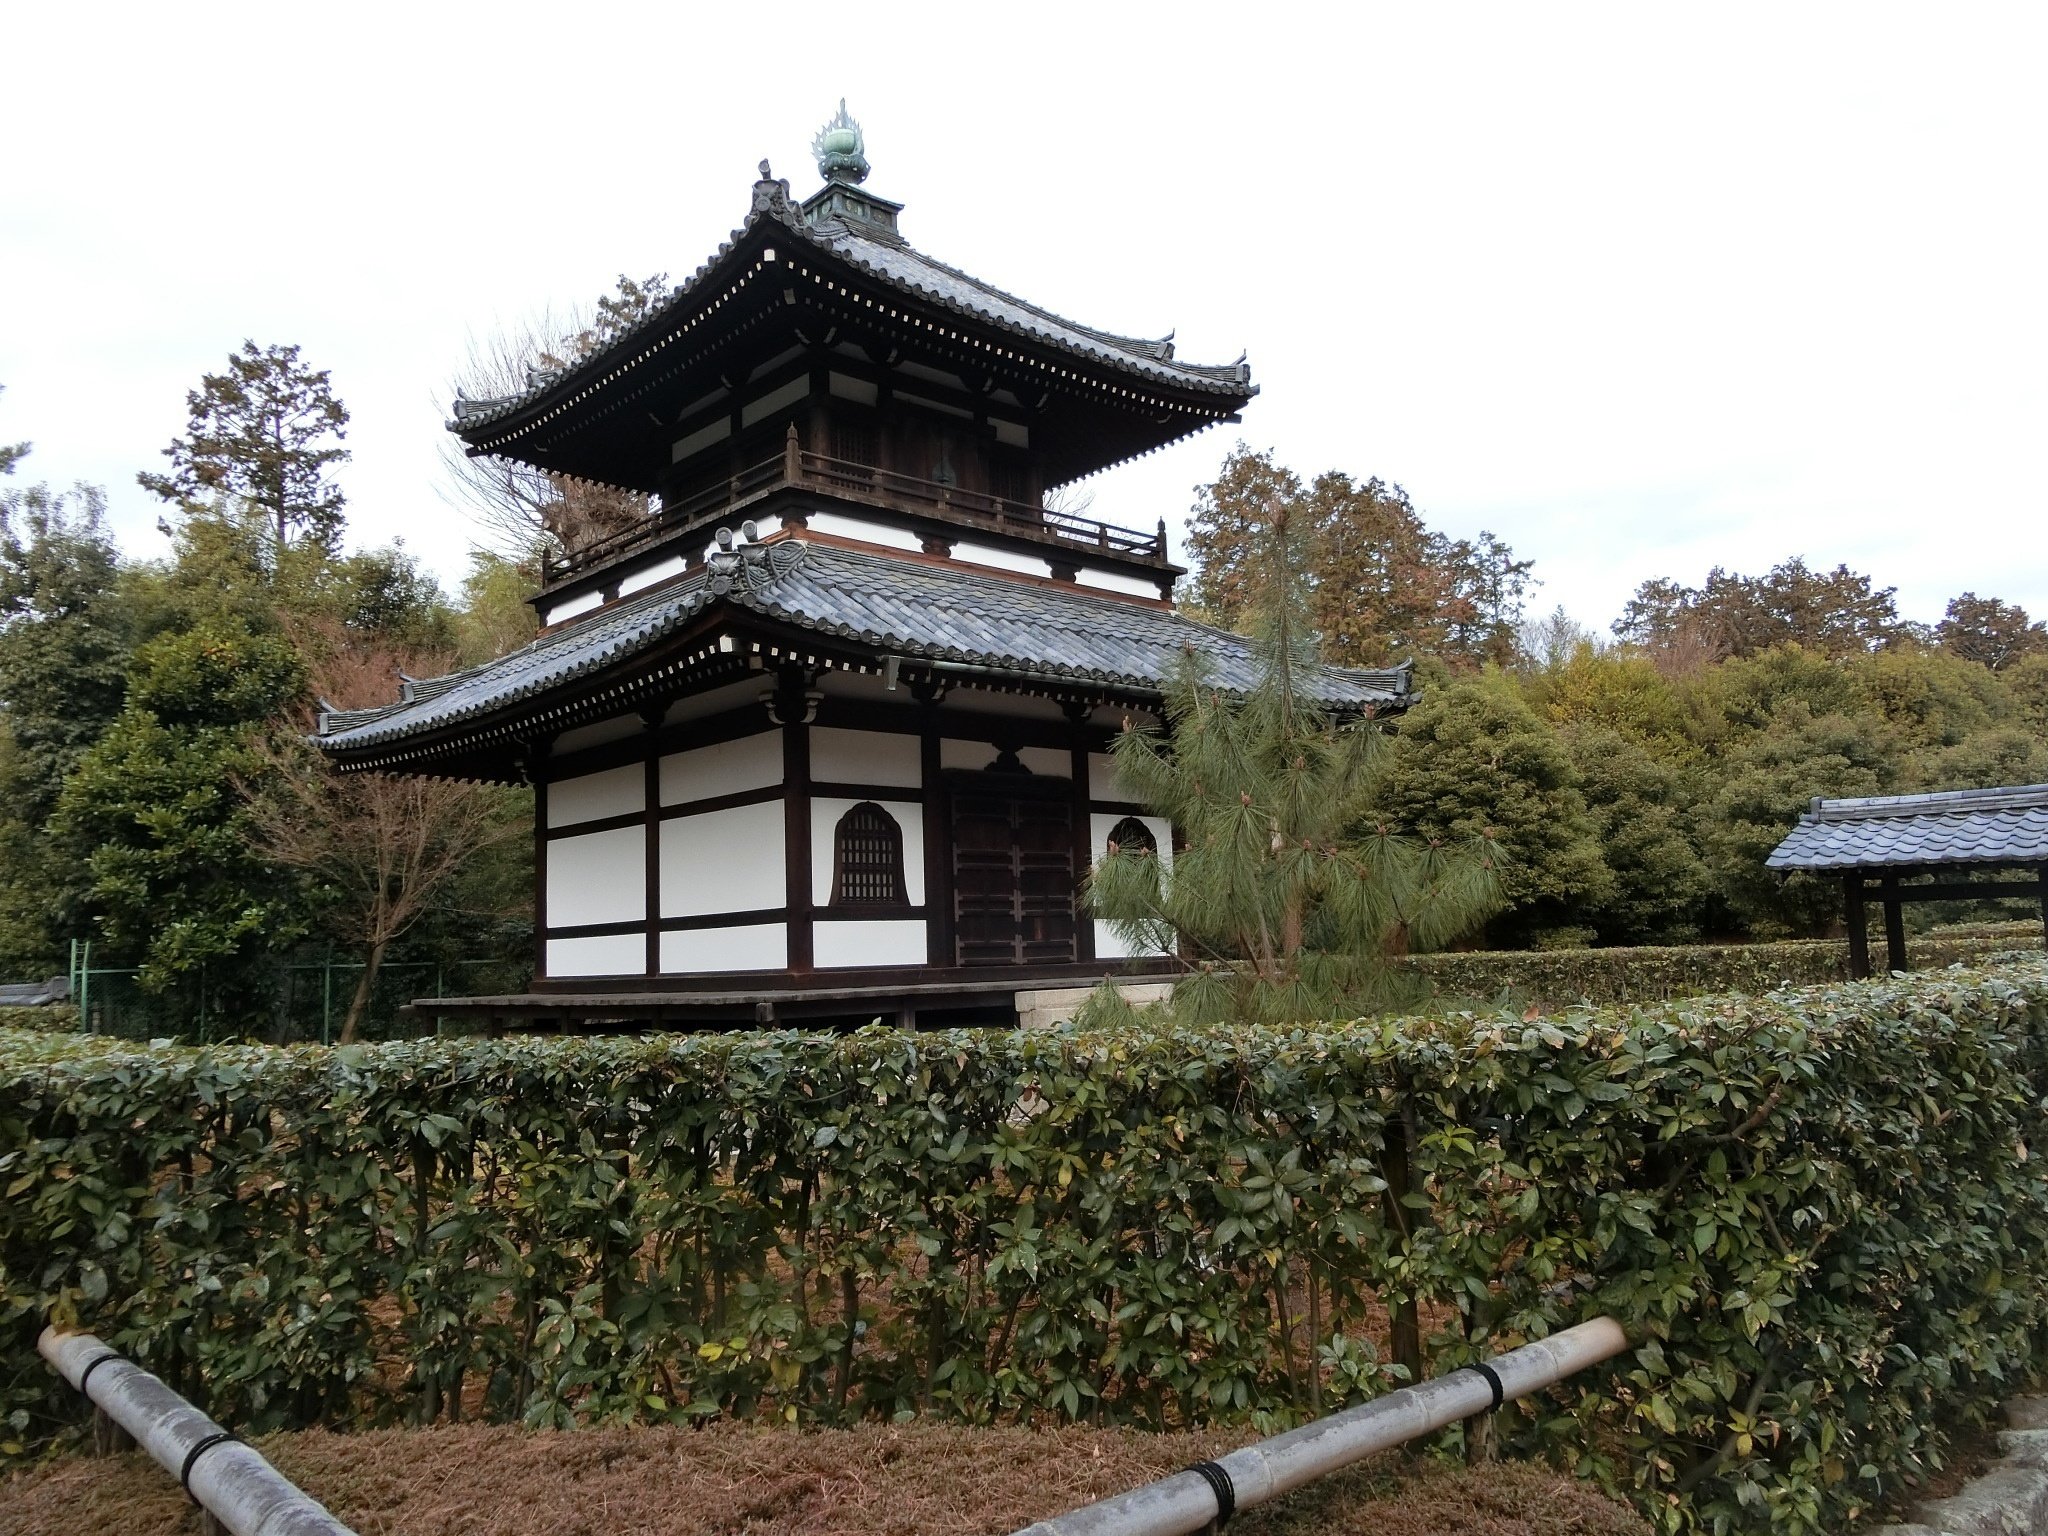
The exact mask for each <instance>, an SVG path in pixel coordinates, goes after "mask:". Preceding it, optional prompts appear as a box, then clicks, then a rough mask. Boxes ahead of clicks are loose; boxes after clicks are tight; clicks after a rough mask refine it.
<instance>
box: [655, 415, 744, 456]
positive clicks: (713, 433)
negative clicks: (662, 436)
mask: <svg viewBox="0 0 2048 1536" xmlns="http://www.w3.org/2000/svg"><path fill="white" fill-rule="evenodd" d="M731 436H732V417H730V416H721V417H719V418H718V419H717V420H716V421H711V422H707V423H706V424H705V425H703V426H701V427H699V428H698V429H697V430H696V431H694V432H691V433H688V434H686V435H684V436H682V437H679V438H677V439H676V440H675V443H674V445H673V446H672V447H670V449H669V451H668V452H669V462H670V463H671V464H680V463H682V462H683V460H685V459H687V458H688V457H689V456H690V455H691V454H693V453H699V452H701V451H702V450H704V449H706V448H709V447H710V446H711V445H712V444H713V443H722V442H724V441H725V440H726V439H727V438H728V437H731Z"/></svg>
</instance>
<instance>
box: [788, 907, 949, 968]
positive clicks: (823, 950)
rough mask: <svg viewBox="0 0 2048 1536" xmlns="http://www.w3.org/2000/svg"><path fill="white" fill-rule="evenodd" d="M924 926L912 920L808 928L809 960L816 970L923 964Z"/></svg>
mask: <svg viewBox="0 0 2048 1536" xmlns="http://www.w3.org/2000/svg"><path fill="white" fill-rule="evenodd" d="M925 944H926V939H925V925H924V924H923V923H921V922H919V921H917V920H915V919H900V918H899V919H890V920H888V921H884V922H819V923H813V924H812V925H811V958H812V962H813V963H814V964H815V965H817V967H818V968H819V969H820V970H844V969H847V968H849V967H851V966H857V965H923V964H924V963H925V959H926V957H927V956H928V955H929V953H930V951H929V950H927V949H926V947H925Z"/></svg>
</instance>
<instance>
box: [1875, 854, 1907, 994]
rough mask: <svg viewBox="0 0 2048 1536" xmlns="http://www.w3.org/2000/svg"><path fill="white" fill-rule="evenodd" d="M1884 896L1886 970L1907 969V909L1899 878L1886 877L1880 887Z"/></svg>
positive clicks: (1893, 876)
mask: <svg viewBox="0 0 2048 1536" xmlns="http://www.w3.org/2000/svg"><path fill="white" fill-rule="evenodd" d="M1878 889H1879V891H1881V892H1882V893H1883V896H1884V968H1885V969H1886V970H1888V971H1903V970H1904V969H1906V909H1905V903H1904V902H1903V900H1902V899H1901V898H1900V896H1899V877H1898V876H1897V875H1886V876H1885V877H1884V879H1883V881H1882V882H1881V883H1880V884H1879V886H1878Z"/></svg>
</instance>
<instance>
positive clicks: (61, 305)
mask: <svg viewBox="0 0 2048 1536" xmlns="http://www.w3.org/2000/svg"><path fill="white" fill-rule="evenodd" d="M2044 43H2048V7H2042V6H2040V5H2035V4H2011V5H1968V4H1955V3H1948V4H1942V5H1919V6H1913V7H1906V6H1885V5H1871V4H1857V5H1840V6H1824V5H1786V4H1782V3H1778V4H1770V5H1757V6H1744V5H1731V4H1718V5H1713V6H1695V7H1689V8H1680V7H1675V6H1663V5H1657V6H1649V5H1640V4H1631V5H1622V6H1613V7H1594V6H1577V5H1546V6H1527V5H1513V6H1506V5H1503V6H1446V5H1428V6H1418V5H1412V4H1404V5H1392V4H1370V5H1356V4H1349V5H1341V6H1339V5H1329V6H1296V5H1289V4H1285V3H1275V0H1261V3H1240V4H1235V5H1230V6H1208V5H1202V4H1189V3H1183V4H1176V5H1172V6H1149V5H1143V6H1141V5H1110V4H1103V3H1099V0H1098V3H1096V4H1092V5H1063V4H1035V5H1029V6H1023V5H961V4H951V5H943V6H937V5H935V6H914V5H905V4H892V3H885V0H867V3H864V4H848V3H846V0H838V3H834V4H831V5H825V6H809V5H799V4H779V5H775V6H733V5H705V6H698V5H692V4H688V3H681V4H678V3H669V4H662V5H623V4H595V3H587V0H586V3H583V4H578V5H563V4H554V5H548V6H537V5H521V4H498V5H491V6H478V5H463V6H453V5H448V6H441V5H419V4H414V5H409V6H406V7H403V8H399V7H387V6H383V5H379V4H357V5H352V6H347V7H336V6H319V7H312V6H292V5H284V4H277V3H266V4H262V5H254V6H247V7H242V6H227V5H209V4H205V3H199V4H193V5H181V6H165V5H160V4H151V5H147V6H142V5H136V6H113V5H84V4H80V5H38V6H26V5H23V6H15V7H12V8H10V9H9V11H8V13H7V15H6V18H5V20H0V90H4V99H5V101H6V107H7V110H6V128H5V135H6V145H7V152H6V154H5V157H4V174H0V383H4V384H5V385H6V386H7V391H6V394H5V395H4V396H0V441H13V440H16V439H19V438H24V437H25V438H30V439H33V440H34V442H35V445H36V448H35V454H34V456H33V457H32V458H31V459H30V460H29V461H28V463H27V464H26V465H25V466H24V471H25V473H26V474H27V475H28V477H29V478H32V479H34V478H41V479H48V480H52V481H59V482H64V481H71V480H79V479H83V480H88V481H94V482H97V483H101V484H104V485H105V486H106V487H107V488H108V490H109V492H110V493H111V496H112V501H113V507H114V513H115V519H116V524H117V528H118V531H119V533H120V535H121V538H122V540H123V542H124V544H126V545H127V546H128V547H130V548H132V549H134V550H137V551H143V552H147V551H152V550H155V549H157V548H159V547H160V546H161V541H160V540H159V539H158V538H157V536H156V535H155V533H154V532H153V528H154V522H155V518H156V515H157V510H158V508H157V504H156V503H155V502H154V501H153V500H152V499H151V498H150V497H148V496H147V495H146V494H145V493H143V492H142V491H140V490H139V489H138V488H137V487H136V486H135V483H134V477H135V473H136V471H137V470H138V469H144V468H154V467H157V466H158V465H159V464H160V463H161V459H160V458H159V450H160V449H161V448H162V447H163V445H164V444H165V443H166V442H168V441H169V439H170V438H171V437H172V435H173V434H175V433H177V432H178V431H180V430H181V428H182V425H183V420H184V395H185V392H186V390H187V389H189V388H191V387H192V386H193V385H194V384H195V383H196V382H197V380H198V377H199V375H200V374H201V373H203V372H206V371H208V370H217V369H218V368H219V367H220V366H221V364H222V362H223V361H224V359H225V357H226V354H227V353H228V352H229V351H230V350H231V349H233V348H234V347H236V346H238V345H239V344H240V342H241V341H242V339H243V338H244V337H253V338H255V339H256V340H257V341H258V342H260V343H266V344H267V343H273V342H297V343H299V344H300V345H301V346H302V347H303V348H304V350H305V355H306V357H307V358H308V359H309V360H310V361H312V362H313V363H315V364H317V365H319V366H324V367H328V368H331V369H332V371H333V375H334V383H335V387H336V390H337V392H338V393H339V394H340V395H341V396H342V398H343V399H344V400H345V401H346V403H347V404H348V406H349V408H350V410H351V411H352V412H353V413H354V417H355V420H354V425H353V428H352V430H351V433H350V446H351V447H352V448H353V449H354V452H355V459H354V462H353V463H352V464H350V465H349V466H347V468H346V470H345V472H344V475H343V482H344V485H345V488H346V490H347V492H348V495H349V500H350V507H349V515H350V520H351V528H352V536H353V538H354V539H355V541H356V542H359V543H380V542H384V541H386V540H388V539H390V538H392V537H394V536H399V535H402V536H403V537H404V538H405V540H406V542H407V544H408V545H409V546H410V547H411V548H412V549H414V550H415V551H417V552H418V553H420V554H421V555H423V556H425V557H426V558H427V559H428V560H429V561H430V562H431V563H432V564H433V566H434V567H435V568H436V569H437V570H439V571H440V572H441V573H442V574H443V575H444V576H445V577H448V578H457V577H459V575H460V573H461V571H462V569H463V568H464V565H465V550H466V548H467V546H468V545H469V544H470V543H471V542H473V541H474V540H475V539H476V538H477V537H478V531H477V529H476V528H475V527H474V525H472V524H470V523H468V522H467V521H466V520H465V519H464V518H463V517H462V516H461V515H460V514H459V513H458V512H456V511H454V510H453V509H452V508H451V507H450V506H449V505H448V503H447V502H446V501H444V499H443V498H442V495H441V493H440V489H439V487H440V485H441V471H440V468H439V464H438V460H437V457H436V445H437V441H438V439H439V438H440V437H441V435H442V426H441V423H442V419H443V410H442V407H443V406H444V405H445V402H446V397H447V384H448V381H449V379H450V378H451V376H452V375H453V373H454V372H455V370H456V368H457V367H458V365H459V364H460V361H461V359H462V357H463V355H464V352H465V348H466V346H467V345H468V341H469V338H470V337H471V336H472V335H483V334H488V333H490V332H491V331H493V330H494V329H495V328H498V327H500V326H505V325H510V324H515V323H517V322H519V321H521V320H523V319H524V318H526V317H528V316H529V315H530V314H532V313H533V312H535V311H537V310H538V309H540V308H541V307H543V306H545V305H549V304H552V305H554V306H555V307H557V308H558V309H559V308H561V307H563V306H565V305H569V304H573V303H577V302H587V301H588V300H589V299H591V298H593V297H594V296H595V295H596V294H598V293H599V292H601V291H603V290H605V289H606V288H608V287H609V286H610V285H611V283H612V281H613V279H614V278H615V277H616V276H617V275H618V274H619V273H620V272H631V273H634V274H636V275H644V274H646V273H650V272H656V271H666V272H668V273H669V274H670V275H671V276H674V277H681V276H683V275H685V274H687V273H688V272H690V271H691V270H693V269H694V268H695V267H696V266H697V265H698V264H699V263H700V262H701V261H702V260H703V259H704V258H705V257H707V256H708V255H709V254H710V253H711V252H712V250H713V249H714V248H715V247H716V246H717V244H718V242H719V241H720V240H721V239H723V238H724V237H725V235H726V233H727V232H728V231H729V230H730V229H731V228H732V227H733V226H734V225H735V224H736V223H737V222H738V221H739V219H740V218H741V216H742V215H743V214H744V212H745V209H746V207H747V200H748V188H749V185H750V183H751V182H752V180H753V177H754V166H755V163H756V162H757V161H758V160H760V159H761V157H762V156H764V155H766V156H768V157H770V158H771V159H772V160H773V161H774V164H775V168H776V172H777V174H778V175H783V176H787V177H789V178H790V180H791V182H792V183H793V185H794V187H795V189H796V191H797V192H798V193H799V194H802V193H804V192H808V191H809V190H811V188H812V187H813V186H815V185H816V181H817V176H816V171H815V168H814V166H813V165H812V163H811V158H810V155H809V149H808V146H809V142H810V137H811V134H812V132H813V130H814V129H815V128H816V127H817V126H818V124H819V123H821V122H822V121H823V120H824V119H825V117H826V116H827V115H829V114H830V112H831V111H832V109H833V107H834V106H835V105H836V104H837V101H838V99H839V97H840V96H841V95H845V96H846V97H847V98H848V103H849V106H850V107H851V109H852V111H853V113H854V115H855V116H856V117H858V118H859V119H860V120H861V122H862V124H863V126H864V128H865V129H866V133H867V140H868V155H869V159H870V160H871V161H872V162H873V163H874V167H875V170H874V175H873V176H872V178H871V179H870V182H869V185H870V186H871V187H872V188H873V189H874V190H876V191H878V192H880V193H882V194H883V195H885V196H889V197H894V198H896V199H899V200H901V201H903V202H904V203H906V204H907V205H908V206H907V209H906V212H905V213H904V216H903V222H904V228H905V232H906V233H907V234H908V235H909V237H910V238H911V240H912V241H913V242H914V243H915V244H917V245H918V246H919V247H920V248H921V249H923V250H925V251H927V252H928V253H930V254H932V255H934V256H936V257H938V258H940V259H941V260H945V261H948V262H951V263H953V264H954V265H957V266H961V267H964V268H966V269H967V270H969V271H971V272H973V273H975V274H976V275H978V276H981V277H983V278H985V279H987V280H989V281H991V282H994V283H997V284H999V285H1001V286H1004V287H1008V288H1011V289H1014V290H1017V291H1021V292H1022V293H1024V294H1026V295H1027V296H1028V297H1030V298H1032V299H1034V300H1036V301H1038V302H1040V303H1042V304H1045V305H1046V306H1048V307H1050V308H1053V309H1055V310H1058V311H1061V312H1062V313H1065V314H1068V315H1070V316H1072V317H1073V318H1075V319H1078V320H1081V321H1083V322H1085V323H1088V324H1091V325H1095V326H1100V327H1104V328H1109V329H1115V330H1122V331H1125V332H1130V333H1139V334H1145V335H1157V334H1161V333H1163V332H1165V331H1167V330H1168V329H1171V328H1176V327H1177V328H1178V331H1179V340H1180V355H1181V356H1183V357H1185V358H1190V359H1193V360H1197V361H1228V360H1229V359H1231V358H1234V357H1235V356H1236V355H1237V354H1238V352H1239V350H1240V349H1248V350H1249V351H1250V354H1251V362H1252V367H1253V376H1254V378H1255V379H1257V380H1258V382H1259V383H1260V385H1261V386H1262V388H1263V391H1264V392H1263V394H1262V395H1261V396H1260V398H1259V399H1258V400H1256V401H1254V402H1253V404H1252V405H1251V407H1250V408H1249V410H1248V411H1247V413H1246V416H1245V422H1244V425H1243V427H1242V428H1241V429H1240V430H1241V431H1242V433H1243V435H1244V436H1245V437H1246V438H1247V439H1249V440H1250V441H1251V442H1252V443H1253V444H1254V445H1255V446H1260V447H1273V448H1276V449H1277V450H1278V451H1279V453H1280V456H1281V457H1282V459H1283V460H1284V461H1286V462H1287V463H1289V464H1291V465H1293V466H1294V467H1296V468H1297V469H1300V470H1302V471H1304V472H1307V473H1312V472H1315V471H1318V470H1321V469H1324V468H1330V467H1336V468H1342V469H1345V470H1348V471H1350V472H1352V473H1353V474H1355V475H1358V476H1361V477H1362V476H1366V475H1373V474H1377V475H1382V476H1385V477H1386V478H1388V479H1391V480H1398V481H1400V482H1401V483H1402V484H1404V485H1405V486H1406V487H1407V488H1408V490H1409V492H1410V494H1411V495H1412V496H1413V497H1414V498H1415V501H1416V503H1417V505H1418V506H1419V507H1421V508H1422V509H1423V511H1424V513H1425V515H1426V516H1427V517H1428V518H1429V519H1430V520H1431V522H1432V523H1434V524H1435V525H1437V526H1439V527H1442V528H1445V529H1446V530H1448V531H1450V532H1453V533H1458V534H1469V533H1473V532H1476V531H1477V530H1479V529H1480V528H1482V527H1484V528H1491V529H1492V530H1493V531H1495V532H1496V533H1498V534H1500V535H1501V536H1502V537H1503V538H1505V539H1507V540H1508V541H1509V542H1510V543H1511V544H1513V545H1514V546H1515V548H1516V549H1517V550H1518V551H1519V552H1520V553H1522V554H1525V555H1529V556H1533V557H1534V558H1535V560H1536V562H1537V573H1538V574H1539V575H1540V576H1541V577H1542V578H1543V580H1544V585H1543V587H1542V588H1541V589H1540V590H1539V592H1538V593H1537V597H1536V602H1537V606H1539V607H1544V608H1547V607H1548V606H1550V605H1551V604H1554V603H1562V604H1563V605H1564V606H1565V607H1566V608H1567V609H1568V610H1570V611H1571V612H1572V613H1573V614H1574V615H1575V616H1576V617H1578V618H1579V619H1580V620H1581V621H1584V622H1588V623H1593V624H1599V625H1604V624H1605V623H1606V622H1607V621H1608V620H1609V619H1610V618H1612V617H1613V616H1614V615H1615V613H1616V612H1618V611H1619V609H1620V607H1621V604H1622V603H1623V602H1624V601H1625V600H1626V598H1627V596H1628V594H1629V593H1630V592H1631V591H1632V590H1633V589H1634V587H1635V585H1636V584H1637V583H1638V582H1639V581H1641V580H1642V579H1644V578H1645V577H1648V576H1654V575H1669V576H1673V577H1677V578H1680V579H1683V580H1687V581H1697V580H1698V579H1699V578H1700V577H1701V576H1703V575H1704V574H1705V572H1706V570H1707V568H1708V567H1709V566H1710V565H1712V564H1715V563H1721V564H1725V565H1729V566H1732V567H1734V568H1737V569H1741V570H1745V571H1760V570H1762V569H1763V568H1765V567H1767V566H1769V565H1771V564H1773V563H1775V562H1777V561H1779V560H1781V559H1784V558H1785V557H1787V556H1790V555H1804V556H1806V557H1807V558H1808V559H1809V560H1811V561H1814V562H1817V563H1826V564H1830V565H1831V564H1833V563H1834V562H1837V561H1847V562H1848V563H1849V564H1850V565H1852V566H1854V567H1856V568H1858V569H1861V570H1865V571H1868V572H1869V573H1871V574H1872V575H1874V576H1875V577H1876V578H1877V579H1878V580H1879V582H1880V583H1881V584H1886V585H1896V586H1897V587H1898V589H1899V597H1900V603H1901V607H1902V609H1903V610H1904V611H1905V612H1906V613H1907V614H1908V615H1909V616H1911V617H1917V618H1922V619H1929V620H1931V619H1935V618H1938V617H1939V616H1940V612H1941V608H1942V605H1943V603H1944V602H1945V601H1946V600H1947V599H1948V598H1949V597H1951V596H1953V595H1955V594H1956V593H1957V592H1960V591H1963V590H1965V589H1974V590H1976V591H1977V592H1979V593H1996V594H1998V595H2000V596H2002V597H2004V598H2006V599H2007V600H2009V601H2017V602H2020V603H2023V604H2025V605H2026V606H2027V607H2028V608H2029V609H2031V610H2033V611H2034V612H2035V613H2036V614H2037V615H2040V614H2044V613H2048V538H2044V536H2043V533H2042V528H2043V526H2044V522H2048V520H2044V517H2043V514H2044V511H2048V494H2044V492H2048V467H2044V455H2043V447H2044V444H2043V432H2042V426H2043V422H2044V418H2048V412H2044V407H2048V368H2044V360H2048V199H2044V196H2043V193H2044V176H2043V164H2042V162H2043V154H2044V150H2048V89H2044V87H2043V83H2042V82H2043V80H2044V78H2048V49H2044ZM1226 430H1228V429H1226ZM1231 440H1232V439H1231V437H1230V436H1226V435H1224V434H1223V433H1222V432H1217V433H1212V434H1209V435H1207V436H1204V437H1200V438H1196V439H1194V440H1193V441H1191V442H1189V443H1186V444H1183V445H1181V446H1179V447H1177V448H1175V449H1172V450H1169V451H1167V452H1164V453H1161V454H1158V455H1155V456H1154V457H1152V458H1150V459H1147V460H1143V461H1141V462H1139V463H1137V464H1133V465H1129V466H1126V467H1124V468H1122V469H1119V470H1116V471H1114V472H1112V473H1111V474H1109V475H1107V476H1104V477H1101V478H1100V479H1099V480H1098V481H1096V482H1095V485H1096V488H1097V492H1098V499H1097V502H1096V511H1097V515H1100V516H1106V517H1109V518H1112V519H1115V520H1119V521H1124V522H1129V523H1132V524H1136V525H1140V526H1144V525H1149V524H1150V523H1151V522H1152V520H1153V519H1154V518H1157V517H1160V516H1165V517H1167V518H1168V519H1169V521H1177V520H1178V519H1179V518H1180V517H1181V516H1182V515H1183V514H1184V513H1185V510H1186V507H1187V504H1188V501H1189V499H1190V498H1189V491H1190V488H1191V487H1192V486H1194V485H1195V484H1196V483H1197V482H1198V481H1201V480H1205V479H1207V478H1210V477H1211V476H1213V474H1214V472H1215V469H1216V466H1217V464H1218V462H1219V461H1220V460H1221V458H1222V456H1223V454H1224V453H1225V451H1226V450H1227V449H1228V448H1229V447H1230V444H1231ZM18 473H19V472H18Z"/></svg>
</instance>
